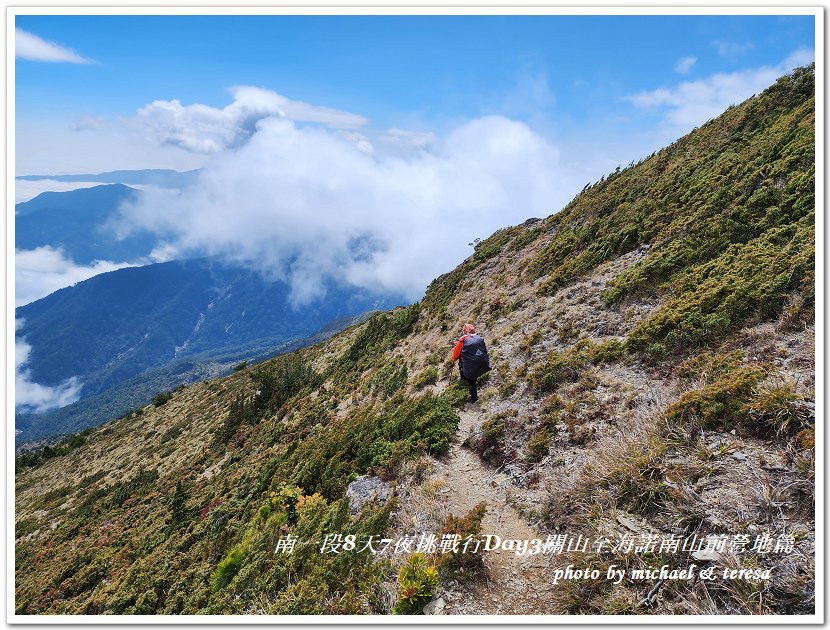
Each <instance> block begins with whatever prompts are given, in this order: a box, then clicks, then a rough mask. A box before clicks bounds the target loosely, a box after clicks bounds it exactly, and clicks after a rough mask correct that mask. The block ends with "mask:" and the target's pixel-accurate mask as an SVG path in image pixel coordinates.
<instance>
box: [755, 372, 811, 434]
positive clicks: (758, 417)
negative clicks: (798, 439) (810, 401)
mask: <svg viewBox="0 0 830 630" xmlns="http://www.w3.org/2000/svg"><path fill="white" fill-rule="evenodd" d="M804 403H805V399H804V396H803V395H801V394H799V393H798V392H796V391H795V388H794V387H793V384H792V383H783V384H779V385H771V386H767V387H762V388H760V389H759V390H758V391H757V392H756V394H755V397H754V400H752V401H751V402H749V403H747V407H746V409H747V411H748V412H749V416H750V418H751V420H752V423H753V425H754V426H753V428H754V430H755V431H757V432H759V433H764V432H769V433H771V434H774V435H776V436H778V437H786V438H790V437H792V436H794V435H796V434H797V433H799V432H801V431H803V430H806V429H809V428H810V427H811V426H812V425H813V423H814V420H815V418H814V415H813V412H812V411H811V408H810V407H809V406H807V405H805V404H804Z"/></svg>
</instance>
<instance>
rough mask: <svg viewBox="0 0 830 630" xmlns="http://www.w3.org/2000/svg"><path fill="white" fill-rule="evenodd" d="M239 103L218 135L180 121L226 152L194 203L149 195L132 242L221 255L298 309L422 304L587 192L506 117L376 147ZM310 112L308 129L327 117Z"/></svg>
mask: <svg viewBox="0 0 830 630" xmlns="http://www.w3.org/2000/svg"><path fill="white" fill-rule="evenodd" d="M235 94H236V95H237V96H238V97H240V98H241V99H242V103H240V102H239V101H235V103H234V104H232V105H230V106H228V107H226V108H225V109H224V110H214V111H213V112H211V113H210V116H209V117H207V118H209V121H210V122H208V123H205V120H206V117H205V116H202V114H204V110H203V109H201V108H200V109H199V110H198V112H199V115H193V116H190V115H188V116H182V117H179V118H178V119H177V120H178V123H179V124H180V127H179V128H178V129H177V131H176V134H175V135H176V137H177V138H179V139H180V140H181V139H184V138H188V139H190V138H194V140H193V141H192V142H191V141H190V140H187V144H188V145H190V146H192V147H193V150H202V149H203V148H204V146H205V145H203V144H202V143H204V142H208V143H210V148H211V150H215V151H216V152H215V153H214V155H213V156H212V158H211V160H210V161H209V162H208V164H207V165H206V166H205V167H204V169H203V171H202V173H201V179H200V181H199V183H198V185H196V186H194V187H193V188H192V189H190V190H187V191H183V192H181V193H176V192H170V191H152V192H148V193H147V194H145V195H143V196H142V198H141V200H140V201H139V202H138V203H137V204H136V205H133V206H130V207H127V208H125V209H124V210H123V220H122V225H121V229H122V233H125V234H126V233H128V232H129V231H130V230H134V229H144V230H150V231H153V232H155V233H157V234H158V235H159V236H160V237H161V244H160V247H159V252H158V253H159V255H160V256H162V254H163V256H162V257H165V258H166V257H169V256H170V255H171V253H172V252H175V253H178V254H179V255H186V254H195V253H208V254H218V255H222V256H225V257H226V258H228V259H231V260H234V261H236V262H242V263H247V264H249V265H253V266H255V267H258V268H260V269H261V270H263V271H265V272H266V273H268V274H270V275H271V276H272V277H274V278H280V279H284V280H287V281H288V282H290V283H291V286H292V289H293V294H292V295H293V297H294V300H295V302H296V303H298V304H299V303H304V302H307V301H309V300H312V299H314V298H317V297H320V296H321V295H322V292H323V281H324V280H327V279H328V280H333V281H335V282H341V283H348V284H351V285H355V286H359V287H365V288H369V289H376V290H381V291H392V292H402V293H404V294H405V295H407V296H409V297H411V298H412V299H417V298H419V297H420V295H421V294H422V293H423V290H424V288H425V287H426V285H427V284H428V283H429V282H430V281H431V280H432V279H433V278H435V277H436V276H438V275H439V274H441V273H444V272H446V271H448V270H449V269H452V267H453V266H455V265H456V264H457V263H459V262H460V261H461V260H463V259H464V258H465V257H466V256H467V255H469V253H470V249H469V247H467V246H466V243H469V242H470V241H472V240H473V239H474V238H478V237H486V236H489V235H490V234H491V233H492V232H494V231H495V230H496V229H498V228H501V227H505V226H507V225H511V224H515V223H518V222H520V221H522V220H524V219H526V218H528V217H530V216H545V215H547V214H550V213H551V212H554V211H556V210H558V209H559V208H560V207H561V206H562V205H563V204H564V203H565V202H566V201H567V200H568V199H569V198H570V197H571V196H572V193H573V190H574V188H575V187H576V183H575V182H573V181H567V179H568V178H567V177H566V176H564V175H562V173H563V172H564V171H563V169H561V168H558V166H559V152H558V150H557V149H556V148H555V147H554V146H552V145H551V144H549V143H548V142H547V141H546V140H545V139H543V138H542V137H541V136H539V135H537V134H535V133H534V132H533V131H531V129H530V128H528V127H527V126H526V125H524V124H522V123H519V122H515V121H512V120H509V119H507V118H504V117H501V116H490V117H483V118H478V119H475V120H472V121H469V122H467V123H465V124H463V125H460V126H459V127H457V128H455V129H454V130H452V131H450V132H449V133H448V134H446V135H445V136H444V137H442V138H439V137H436V136H435V135H433V134H424V133H413V132H409V131H406V130H401V129H390V130H388V131H385V132H379V133H376V134H375V135H374V139H372V138H370V137H369V136H367V135H365V134H363V133H357V132H354V131H349V132H344V130H342V129H331V128H329V127H330V126H334V122H344V121H353V122H356V121H357V119H356V118H355V119H352V118H348V117H346V118H342V115H341V114H337V115H334V114H332V117H331V118H326V120H325V125H326V126H321V125H319V124H318V125H298V124H295V122H294V121H292V120H291V117H290V116H288V115H287V112H288V111H289V110H290V108H288V107H285V106H283V105H281V106H280V107H279V108H277V107H274V108H273V109H269V108H268V107H265V106H263V107H252V106H251V105H250V103H251V100H250V97H251V93H250V92H239V91H237V92H236V93H235ZM256 96H257V97H258V98H259V99H260V100H259V102H260V103H268V102H270V101H269V100H268V99H267V98H263V97H264V96H267V95H263V94H261V93H258V94H257V95H256ZM190 107H193V106H190ZM307 107H308V108H309V109H306V110H303V111H305V112H306V113H305V114H304V118H305V119H306V120H310V119H311V118H312V113H313V114H314V115H316V114H317V113H319V112H322V111H324V110H323V108H314V107H312V106H307ZM176 109H178V108H176ZM184 109H185V111H190V112H191V113H193V112H196V111H197V110H192V109H191V110H187V108H184ZM278 109H279V111H277V110H278ZM154 111H155V112H156V113H157V112H158V109H157V108H154ZM179 111H181V110H179ZM217 111H221V112H223V114H222V116H220V117H218V118H217V117H215V115H216V113H217ZM269 111H270V112H272V113H271V114H267V115H266V112H269ZM325 111H329V110H325ZM228 112H231V113H230V114H228V115H225V114H227V113H228ZM251 112H255V114H254V115H251V114H250V113H251ZM309 112H311V113H309ZM292 115H293V116H297V114H296V113H294V114H292ZM263 116H264V117H263ZM349 116H352V115H349ZM320 117H321V118H322V114H321V116H320ZM254 119H256V123H255V124H253V125H252V124H250V123H251V121H252V120H254ZM217 121H218V122H217ZM246 134H250V135H248V136H247V140H245V137H246ZM197 137H198V138H199V139H198V140H195V138H197Z"/></svg>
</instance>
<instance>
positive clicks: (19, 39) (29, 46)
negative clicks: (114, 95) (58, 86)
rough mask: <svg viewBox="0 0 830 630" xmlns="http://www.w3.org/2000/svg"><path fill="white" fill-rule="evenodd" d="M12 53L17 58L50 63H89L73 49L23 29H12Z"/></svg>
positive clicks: (89, 61)
mask: <svg viewBox="0 0 830 630" xmlns="http://www.w3.org/2000/svg"><path fill="white" fill-rule="evenodd" d="M14 55H15V57H16V58H18V59H27V60H29V61H46V62H51V63H91V60H89V59H87V58H86V57H82V56H81V55H79V54H78V53H76V52H75V51H74V50H72V49H70V48H66V47H64V46H61V45H60V44H56V43H54V42H47V41H46V40H44V39H41V38H40V37H38V36H37V35H33V34H32V33H27V32H26V31H24V30H23V29H19V28H16V29H14Z"/></svg>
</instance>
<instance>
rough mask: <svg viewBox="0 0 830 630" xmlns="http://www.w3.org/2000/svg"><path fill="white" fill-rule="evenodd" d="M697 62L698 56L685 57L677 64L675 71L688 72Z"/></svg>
mask: <svg viewBox="0 0 830 630" xmlns="http://www.w3.org/2000/svg"><path fill="white" fill-rule="evenodd" d="M696 63H697V57H683V58H682V59H680V60H679V61H678V62H677V63H676V64H675V66H674V71H675V72H677V73H678V74H688V72H689V71H690V70H691V69H692V67H693V66H694V65H695V64H696Z"/></svg>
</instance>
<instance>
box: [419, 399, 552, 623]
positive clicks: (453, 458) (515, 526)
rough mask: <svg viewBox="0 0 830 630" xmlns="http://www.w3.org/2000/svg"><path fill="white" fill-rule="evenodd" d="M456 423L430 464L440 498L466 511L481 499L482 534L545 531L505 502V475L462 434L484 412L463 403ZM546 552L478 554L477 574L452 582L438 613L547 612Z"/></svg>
mask: <svg viewBox="0 0 830 630" xmlns="http://www.w3.org/2000/svg"><path fill="white" fill-rule="evenodd" d="M459 416H460V417H461V423H460V426H459V430H458V433H457V434H456V439H455V441H454V443H453V445H452V447H451V449H450V452H449V453H448V455H447V458H446V460H445V461H443V462H441V464H440V465H439V466H437V467H436V469H435V471H434V472H435V477H437V478H439V479H442V480H443V481H444V482H445V483H446V486H445V488H444V490H443V499H445V501H446V505H447V507H448V509H450V511H451V512H452V513H454V514H456V515H463V514H466V513H467V512H468V511H469V510H470V509H471V508H472V507H474V506H475V505H476V504H477V503H479V502H481V501H485V502H486V503H487V512H486V514H485V516H484V520H483V521H482V528H481V531H482V534H495V535H497V536H500V537H501V538H502V539H503V540H505V539H523V540H525V539H526V540H532V539H534V538H541V539H542V540H543V541H544V539H545V537H546V536H545V535H542V534H540V533H539V532H536V531H534V529H533V528H531V527H530V526H529V525H528V524H527V523H526V522H525V520H524V519H523V518H522V517H521V516H520V515H519V513H518V512H517V511H516V510H515V509H514V508H513V507H511V506H510V505H509V504H508V502H507V492H506V490H507V488H508V487H509V486H510V480H509V478H508V477H507V475H504V474H501V473H499V472H498V471H497V470H496V469H495V468H493V467H491V466H488V465H487V464H485V463H484V462H482V461H481V459H480V458H479V457H478V455H477V454H476V453H475V452H473V451H472V450H470V449H469V448H467V447H465V446H462V443H463V442H464V440H465V439H466V438H467V437H468V436H469V435H470V434H471V433H472V432H474V431H477V430H478V429H479V428H480V425H481V421H482V420H483V417H484V413H482V412H481V411H479V410H477V409H475V407H474V406H472V405H468V409H467V410H462V411H461V412H460V413H459ZM549 559H550V556H549V555H531V556H518V555H517V554H516V553H515V552H512V551H502V550H500V551H489V552H487V553H485V554H484V564H485V572H484V576H483V579H479V580H471V581H469V582H467V583H462V584H458V585H455V586H452V587H451V588H450V589H448V590H447V591H446V592H444V593H443V595H442V598H443V599H444V601H445V607H444V609H443V611H442V612H443V614H465V615H469V614H483V615H484V614H487V615H527V614H546V613H547V614H551V613H552V611H551V610H550V603H549V597H548V593H549V589H550V588H551V587H550V578H549V576H550V570H549V567H548V563H549Z"/></svg>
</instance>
